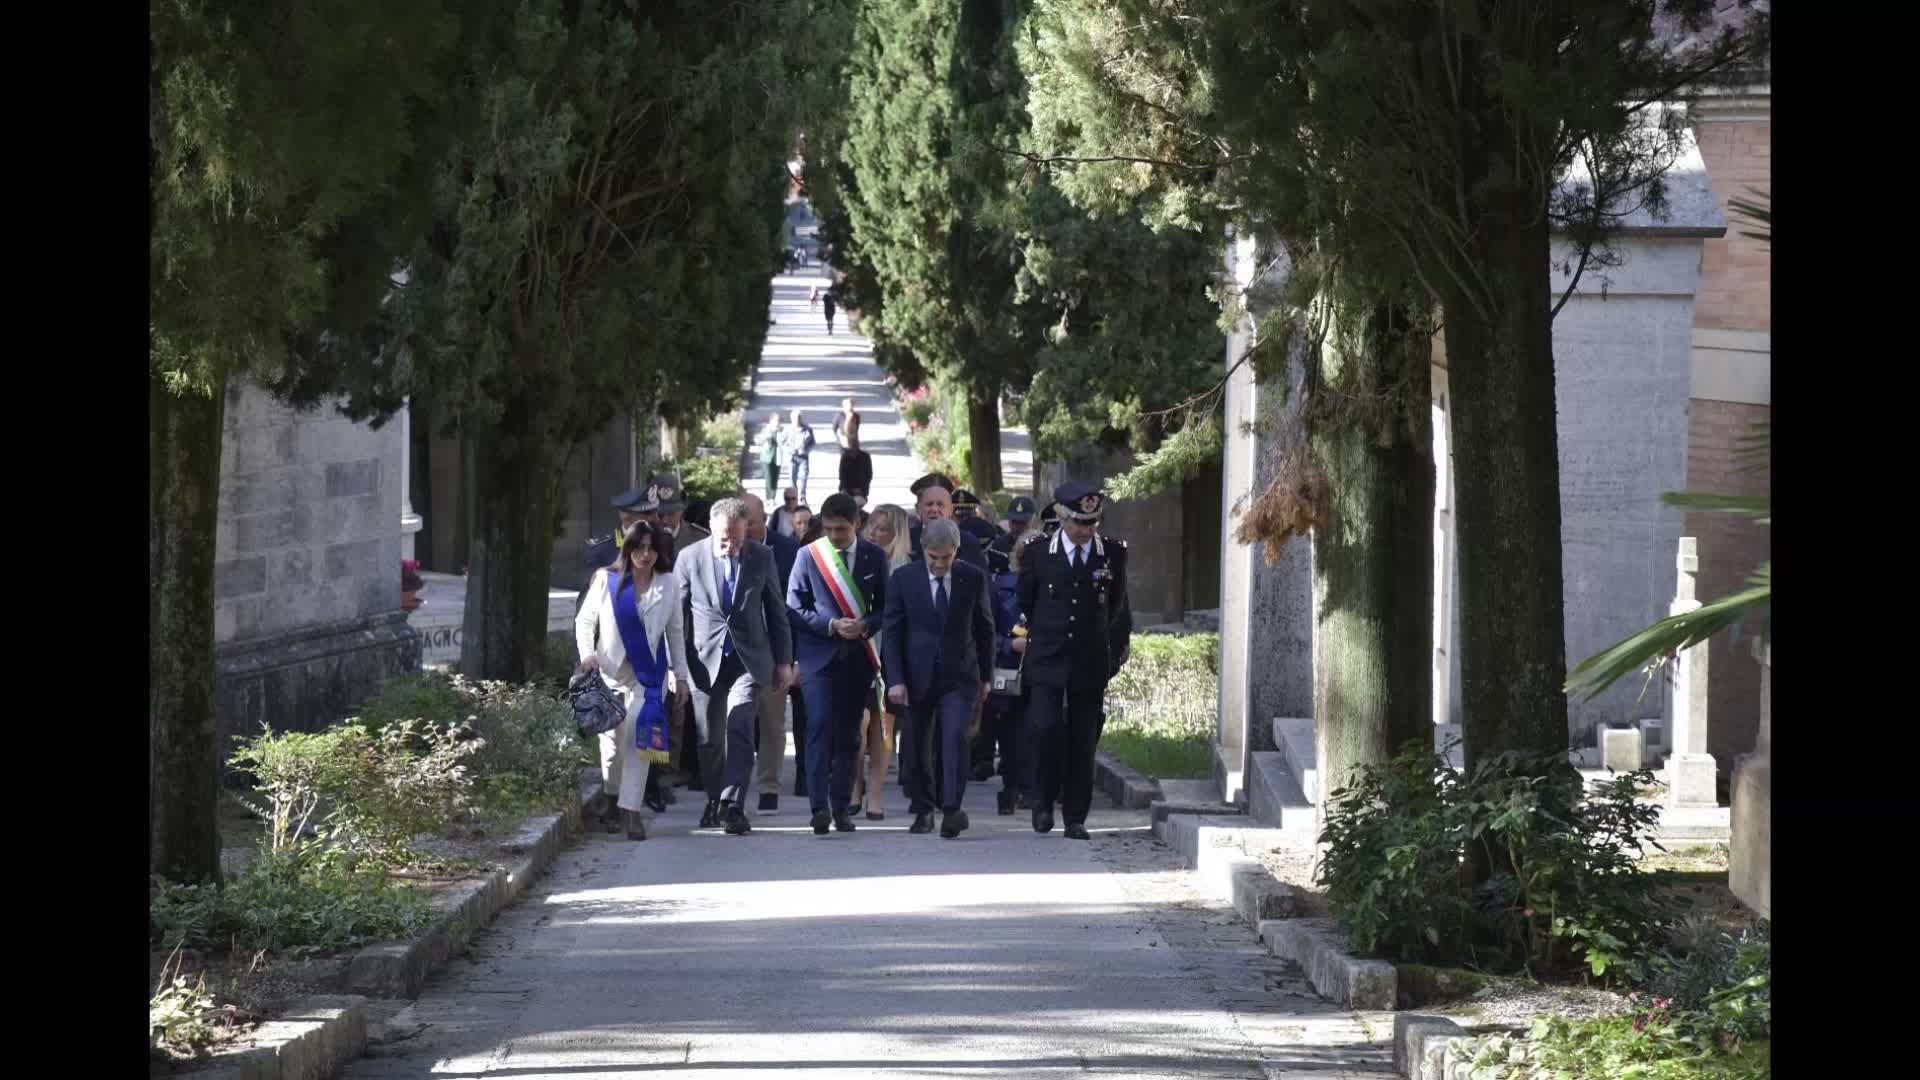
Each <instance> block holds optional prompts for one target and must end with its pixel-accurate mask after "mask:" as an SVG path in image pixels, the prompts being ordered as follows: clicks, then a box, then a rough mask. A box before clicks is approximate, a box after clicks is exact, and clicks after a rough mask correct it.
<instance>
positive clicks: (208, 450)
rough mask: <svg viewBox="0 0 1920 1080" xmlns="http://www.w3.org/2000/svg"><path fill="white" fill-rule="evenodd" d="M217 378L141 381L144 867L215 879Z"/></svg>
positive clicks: (222, 406)
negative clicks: (210, 384)
mask: <svg viewBox="0 0 1920 1080" xmlns="http://www.w3.org/2000/svg"><path fill="white" fill-rule="evenodd" d="M226 403H227V398H226V388H225V385H224V382H222V383H218V384H216V386H215V388H214V391H213V394H212V395H211V396H210V397H201V396H198V395H196V394H193V393H191V392H189V393H186V394H174V393H172V392H171V391H169V390H168V389H167V386H166V384H165V382H164V380H162V379H161V378H160V377H158V376H157V375H154V374H152V373H149V374H148V376H147V424H148V427H147V498H148V500H149V501H148V514H149V516H148V519H147V521H148V523H147V573H148V575H149V577H148V582H149V583H148V588H149V590H150V593H149V601H148V608H147V806H148V816H147V868H148V871H149V872H150V873H155V874H160V875H162V876H163V877H166V878H169V879H171V880H174V881H218V880H220V829H219V824H218V819H217V816H216V811H217V809H218V807H219V801H220V762H219V747H218V745H217V739H216V729H215V727H214V703H213V685H214V678H213V675H214V657H213V636H214V632H213V564H214V532H215V530H216V529H217V528H218V525H219V517H220V435H221V425H222V422H223V420H224V419H225V414H226Z"/></svg>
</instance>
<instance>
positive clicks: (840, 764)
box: [800, 654, 873, 811]
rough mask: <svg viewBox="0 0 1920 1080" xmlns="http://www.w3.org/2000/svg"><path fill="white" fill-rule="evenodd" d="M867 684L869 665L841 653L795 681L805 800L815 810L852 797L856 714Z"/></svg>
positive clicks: (830, 807) (870, 683) (857, 748)
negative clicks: (803, 726)
mask: <svg viewBox="0 0 1920 1080" xmlns="http://www.w3.org/2000/svg"><path fill="white" fill-rule="evenodd" d="M872 689H873V665H872V664H870V663H868V662H867V658H866V657H864V656H848V655H845V654H842V655H841V656H839V657H836V658H835V659H834V660H833V661H832V662H830V663H828V664H827V666H826V667H825V668H824V669H822V670H821V671H820V673H819V674H817V675H809V676H807V677H806V678H803V679H801V680H800V696H801V697H802V698H805V699H806V702H807V720H808V724H807V738H806V743H805V745H804V750H805V753H806V756H807V799H808V802H809V803H811V804H812V806H813V809H814V810H815V811H820V810H845V809H846V808H847V804H849V803H851V802H852V801H853V770H854V768H855V766H856V765H857V764H858V761H859V758H860V714H861V711H862V708H863V706H864V705H865V704H866V702H867V695H868V692H869V691H871V690H872Z"/></svg>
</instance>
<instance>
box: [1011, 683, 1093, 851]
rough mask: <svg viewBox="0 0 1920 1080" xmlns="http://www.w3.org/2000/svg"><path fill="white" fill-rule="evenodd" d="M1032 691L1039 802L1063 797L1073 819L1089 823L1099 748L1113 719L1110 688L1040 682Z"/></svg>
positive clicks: (1062, 803) (1063, 813)
mask: <svg viewBox="0 0 1920 1080" xmlns="http://www.w3.org/2000/svg"><path fill="white" fill-rule="evenodd" d="M1028 693H1029V694H1030V701H1031V704H1030V705H1029V707H1028V713H1029V715H1030V716H1031V717H1032V731H1033V743H1034V747H1035V750H1036V753H1035V754H1034V759H1035V761H1034V763H1035V766H1036V770H1035V771H1036V773H1037V776H1036V777H1035V779H1036V780H1037V782H1038V785H1039V790H1038V791H1037V792H1036V794H1038V796H1039V805H1040V806H1043V807H1050V806H1052V805H1053V804H1054V803H1055V802H1058V803H1059V804H1060V816H1061V817H1063V818H1065V819H1066V823H1067V824H1068V825H1079V824H1084V823H1085V822H1086V820H1087V811H1088V810H1089V809H1091V808H1092V806H1093V748H1094V746H1095V745H1096V744H1098V743H1099V741H1100V731H1101V729H1102V728H1104V727H1105V726H1106V723H1107V714H1106V709H1105V704H1106V691H1105V689H1104V688H1103V687H1097V686H1086V687H1065V686H1041V685H1035V686H1033V687H1031V688H1030V689H1029V691H1028Z"/></svg>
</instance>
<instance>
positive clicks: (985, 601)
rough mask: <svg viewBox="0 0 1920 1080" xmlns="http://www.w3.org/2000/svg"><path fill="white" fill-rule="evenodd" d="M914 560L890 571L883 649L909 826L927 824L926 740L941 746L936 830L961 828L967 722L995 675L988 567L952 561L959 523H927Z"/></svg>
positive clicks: (927, 827)
mask: <svg viewBox="0 0 1920 1080" xmlns="http://www.w3.org/2000/svg"><path fill="white" fill-rule="evenodd" d="M924 538H925V543H926V551H925V558H924V559H923V560H922V561H920V562H915V563H908V564H907V565H905V566H902V567H901V568H900V569H898V570H895V571H894V572H893V577H892V578H891V579H890V580H889V581H888V582H887V609H886V612H887V613H886V619H885V621H884V623H883V627H882V633H884V634H885V635H886V637H885V643H884V645H883V646H882V648H881V650H880V655H881V658H882V661H883V663H884V665H885V669H886V682H887V700H889V701H891V702H893V703H894V704H896V705H904V706H906V708H907V716H906V724H905V731H904V733H903V738H902V745H901V752H900V769H901V779H902V782H903V786H905V788H906V789H907V798H908V799H910V800H911V801H912V805H911V809H912V811H913V825H912V826H911V827H910V828H908V830H907V831H908V832H912V833H928V832H932V831H933V807H934V790H933V777H932V775H931V767H930V766H931V763H932V758H933V753H932V748H933V745H934V744H935V743H936V742H938V744H939V746H940V771H941V778H940V781H941V782H940V791H939V800H940V814H941V816H940V835H941V836H943V837H945V838H946V839H949V840H951V839H953V838H954V837H956V836H959V835H960V833H961V832H962V831H963V830H964V829H966V827H967V812H966V811H965V810H963V809H961V806H960V802H961V797H962V795H964V794H965V792H966V789H967V727H968V722H969V720H970V719H971V717H972V713H973V710H974V709H975V708H976V707H977V706H978V705H979V703H980V702H982V701H984V700H985V699H986V696H987V692H988V691H989V690H990V689H991V687H992V679H993V610H992V601H991V599H990V597H989V595H988V594H989V593H990V592H991V587H990V585H989V583H988V580H987V575H986V574H984V573H982V572H981V571H979V570H976V569H974V568H973V567H971V566H968V565H967V564H965V563H962V562H959V561H958V560H957V558H956V556H957V554H958V553H959V551H960V550H961V549H962V548H964V547H966V546H968V545H965V544H963V543H962V542H961V536H960V529H959V526H957V525H955V524H954V523H953V522H952V521H950V520H947V519H945V518H936V519H935V520H933V521H930V522H928V523H927V526H926V529H925V533H924Z"/></svg>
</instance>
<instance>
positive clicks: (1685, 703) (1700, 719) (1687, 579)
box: [1667, 536, 1720, 810]
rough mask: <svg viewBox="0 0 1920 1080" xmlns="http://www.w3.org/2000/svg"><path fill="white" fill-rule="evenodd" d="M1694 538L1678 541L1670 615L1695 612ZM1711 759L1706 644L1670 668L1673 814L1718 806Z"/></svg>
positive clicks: (1682, 655) (1669, 788)
mask: <svg viewBox="0 0 1920 1080" xmlns="http://www.w3.org/2000/svg"><path fill="white" fill-rule="evenodd" d="M1696 545H1697V541H1696V539H1695V538H1694V537H1691V536H1683V537H1681V538H1680V556H1679V558H1678V560H1677V563H1678V566H1679V570H1680V574H1679V585H1678V587H1677V588H1676V589H1675V595H1674V598H1673V608H1672V611H1671V613H1672V614H1674V615H1683V614H1685V613H1687V612H1689V611H1695V610H1698V609H1699V607H1700V601H1699V599H1698V597H1696V596H1695V595H1694V588H1695V578H1696V576H1697V575H1698V573H1699V570H1700V557H1699V551H1698V547H1697V546H1696ZM1714 769H1715V766H1714V760H1713V755H1712V754H1709V753H1707V643H1706V642H1704V641H1703V642H1701V643H1699V644H1698V645H1694V646H1691V647H1690V648H1686V649H1682V650H1680V655H1679V657H1678V658H1677V659H1676V660H1675V662H1674V667H1673V754H1672V755H1671V756H1670V757H1668V758H1667V805H1668V806H1669V807H1671V808H1673V809H1676V810H1678V809H1681V808H1689V807H1705V808H1712V807H1716V806H1718V805H1720V800H1719V796H1718V794H1717V793H1716V791H1715V787H1714Z"/></svg>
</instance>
